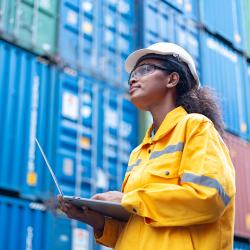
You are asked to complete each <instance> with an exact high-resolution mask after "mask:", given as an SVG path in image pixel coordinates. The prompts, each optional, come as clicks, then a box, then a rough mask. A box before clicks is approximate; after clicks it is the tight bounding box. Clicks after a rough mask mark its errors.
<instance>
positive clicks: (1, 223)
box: [0, 196, 49, 250]
mask: <svg viewBox="0 0 250 250" xmlns="http://www.w3.org/2000/svg"><path fill="white" fill-rule="evenodd" d="M0 214H1V216H0V240H1V248H2V249H6V250H11V249H37V250H45V249H49V248H48V246H46V244H48V239H47V237H48V235H46V231H47V228H46V221H47V220H48V214H47V213H46V212H45V207H44V206H43V205H42V204H38V203H30V202H27V201H24V200H18V199H13V198H8V197H4V196H0Z"/></svg>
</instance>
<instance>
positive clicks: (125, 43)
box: [58, 0, 135, 86]
mask: <svg viewBox="0 0 250 250" xmlns="http://www.w3.org/2000/svg"><path fill="white" fill-rule="evenodd" d="M60 5H61V6H60V24H59V38H58V39H59V41H58V43H59V44H58V47H59V58H60V60H61V62H62V63H63V64H65V65H68V66H70V67H72V68H74V69H80V70H81V71H83V72H86V71H87V72H88V74H91V75H98V76H100V74H101V76H102V77H103V78H108V79H109V80H110V79H112V81H113V82H116V83H117V84H119V85H123V86H124V84H125V83H126V82H127V77H128V76H127V74H126V73H125V71H124V60H125V58H126V57H127V56H128V54H129V53H130V52H131V51H132V50H133V49H134V47H135V38H134V35H133V34H134V18H133V9H134V7H133V1H132V0H129V1H124V0H122V1H114V0H101V1H97V0H95V1H90V0H84V1H73V0H63V1H61V3H60Z"/></svg>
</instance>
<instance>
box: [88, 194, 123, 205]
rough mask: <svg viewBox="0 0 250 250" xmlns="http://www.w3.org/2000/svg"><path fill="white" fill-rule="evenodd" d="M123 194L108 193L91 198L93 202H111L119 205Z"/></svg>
mask: <svg viewBox="0 0 250 250" xmlns="http://www.w3.org/2000/svg"><path fill="white" fill-rule="evenodd" d="M122 197H123V193H121V192H118V191H109V192H105V193H100V194H95V195H94V196H92V197H91V199H94V200H102V201H111V202H118V203H121V201H122Z"/></svg>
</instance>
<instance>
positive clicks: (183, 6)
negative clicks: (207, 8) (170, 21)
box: [166, 0, 199, 21]
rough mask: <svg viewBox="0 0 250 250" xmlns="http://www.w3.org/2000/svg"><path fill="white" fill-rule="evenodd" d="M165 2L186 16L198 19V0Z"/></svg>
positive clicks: (167, 0) (168, 0)
mask: <svg viewBox="0 0 250 250" xmlns="http://www.w3.org/2000/svg"><path fill="white" fill-rule="evenodd" d="M166 2H167V3H168V4H170V5H171V6H172V7H173V8H176V9H177V10H179V11H180V12H181V13H183V15H185V16H186V17H188V18H191V19H194V20H196V21H198V20H199V6H198V4H199V0H166Z"/></svg>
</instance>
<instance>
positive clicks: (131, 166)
mask: <svg viewBox="0 0 250 250" xmlns="http://www.w3.org/2000/svg"><path fill="white" fill-rule="evenodd" d="M140 163H141V159H138V160H137V161H136V163H134V164H132V165H130V166H128V168H127V172H128V171H131V170H132V169H133V168H134V167H135V166H137V165H139V164H140Z"/></svg>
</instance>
